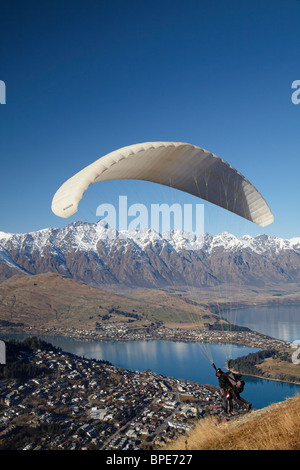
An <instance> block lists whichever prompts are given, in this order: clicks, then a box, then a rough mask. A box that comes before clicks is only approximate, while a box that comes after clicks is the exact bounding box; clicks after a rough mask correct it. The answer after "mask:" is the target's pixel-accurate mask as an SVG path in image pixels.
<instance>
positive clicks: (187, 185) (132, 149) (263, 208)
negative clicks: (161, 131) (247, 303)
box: [52, 142, 274, 227]
mask: <svg viewBox="0 0 300 470" xmlns="http://www.w3.org/2000/svg"><path fill="white" fill-rule="evenodd" d="M118 179H129V180H144V181H150V182H153V183H158V184H162V185H165V186H170V187H172V188H175V189H179V190H181V191H184V192H186V193H189V194H192V195H194V196H197V197H199V198H201V199H204V200H206V201H209V202H211V203H213V204H216V205H217V206H220V207H223V208H224V209H226V210H228V211H231V212H233V213H235V214H238V215H239V216H241V217H243V218H245V219H248V220H250V221H252V222H254V223H256V224H257V225H260V226H262V227H264V226H266V225H268V224H270V223H272V222H273V219H274V218H273V214H272V213H271V211H270V208H269V206H268V205H267V203H266V201H265V200H264V199H263V197H262V196H261V194H260V193H259V192H258V191H257V189H256V188H255V187H254V186H253V185H252V184H251V183H250V182H249V181H248V180H247V179H246V178H245V177H244V176H243V175H241V174H240V173H239V172H238V171H237V170H235V169H234V168H233V167H232V166H230V165H229V164H228V163H227V162H225V161H224V160H222V159H221V158H219V157H217V156H216V155H214V154H213V153H211V152H209V151H207V150H205V149H203V148H200V147H197V146H195V145H192V144H188V143H183V142H146V143H141V144H135V145H130V146H127V147H123V148H121V149H119V150H116V151H114V152H111V153H109V154H107V155H105V156H103V157H101V158H99V159H98V160H96V161H95V162H94V163H92V164H90V165H88V166H87V167H86V168H84V169H83V170H81V171H80V172H79V173H77V174H75V175H74V176H72V177H71V178H70V179H68V180H67V181H66V182H65V183H64V184H63V185H62V186H61V187H60V188H59V189H58V191H57V192H56V193H55V195H54V197H53V201H52V211H53V212H54V214H56V215H57V216H59V217H64V218H67V217H70V216H71V215H73V214H74V213H75V212H76V211H77V208H78V204H79V201H80V200H81V198H82V197H83V194H84V193H85V191H86V190H87V188H88V187H89V186H90V185H91V184H93V183H98V182H100V181H107V180H118Z"/></svg>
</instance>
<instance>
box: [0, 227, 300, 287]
mask: <svg viewBox="0 0 300 470" xmlns="http://www.w3.org/2000/svg"><path fill="white" fill-rule="evenodd" d="M44 272H56V273H60V274H65V275H68V276H70V277H73V278H74V279H78V280H81V281H83V282H85V283H87V284H91V285H93V286H98V287H100V286H102V285H103V284H125V285H132V286H147V287H163V286H166V285H177V284H180V285H193V286H203V285H215V284H218V283H220V282H226V281H228V280H229V278H230V281H231V282H237V283H246V284H252V285H257V284H265V283H266V284H274V283H278V282H280V283H282V282H298V281H299V280H300V238H292V239H289V240H288V239H280V238H277V237H270V236H267V235H259V236H256V237H251V236H249V235H245V236H243V237H236V236H234V235H232V234H229V233H222V234H220V235H217V236H214V237H212V236H210V235H209V234H207V233H206V234H203V235H201V236H196V235H195V234H193V233H185V232H182V231H178V230H174V231H171V232H168V233H163V234H159V233H157V232H155V231H154V230H152V229H139V230H131V231H122V232H117V231H115V230H114V229H110V228H108V227H107V226H106V225H104V224H103V223H101V222H99V223H82V222H75V223H71V224H69V225H67V226H66V227H64V228H60V229H58V228H48V229H43V230H39V231H36V232H31V233H25V234H10V233H4V232H0V281H3V280H4V279H6V278H8V277H11V276H12V275H14V274H21V273H23V274H40V273H44Z"/></svg>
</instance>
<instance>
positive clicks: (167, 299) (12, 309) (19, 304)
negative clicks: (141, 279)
mask: <svg viewBox="0 0 300 470" xmlns="http://www.w3.org/2000/svg"><path fill="white" fill-rule="evenodd" d="M216 319H218V318H217V317H216V315H214V314H212V313H211V312H210V311H209V310H208V309H207V308H206V307H205V306H203V305H200V304H199V303H198V302H194V303H193V304H191V302H190V301H189V300H188V299H185V298H184V297H181V296H177V295H175V294H173V293H168V292H163V291H160V290H154V289H146V290H144V289H143V290H141V291H135V292H127V293H124V292H122V293H120V294H117V293H115V292H109V291H107V290H101V289H96V288H94V287H90V286H88V285H86V284H84V283H82V282H79V281H76V280H74V279H71V278H69V277H66V276H61V275H58V274H54V273H46V274H38V275H35V276H23V275H16V276H13V277H11V278H10V279H8V280H6V281H4V282H3V283H2V284H0V326H1V324H2V326H4V322H10V323H14V324H16V323H17V324H23V325H25V326H32V327H34V328H38V327H40V326H43V327H50V328H51V327H54V326H55V327H63V328H69V327H74V328H84V329H94V328H95V326H96V323H98V324H103V323H105V322H106V323H107V322H109V323H113V322H126V323H127V324H128V325H130V326H132V327H134V328H135V327H143V326H144V327H148V326H150V325H151V324H152V323H154V324H157V323H163V324H164V325H178V326H180V325H181V326H183V325H185V326H188V325H193V326H197V327H200V326H201V325H203V323H204V322H210V323H214V321H216Z"/></svg>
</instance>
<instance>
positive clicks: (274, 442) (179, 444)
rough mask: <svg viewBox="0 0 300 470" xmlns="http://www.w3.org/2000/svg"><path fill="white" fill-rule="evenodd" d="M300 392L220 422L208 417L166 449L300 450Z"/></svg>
mask: <svg viewBox="0 0 300 470" xmlns="http://www.w3.org/2000/svg"><path fill="white" fill-rule="evenodd" d="M299 422H300V396H299V395H298V396H296V397H293V398H288V399H287V400H286V401H284V402H280V403H275V404H272V405H270V406H269V407H267V408H263V409H261V410H254V411H252V412H250V413H248V414H245V415H243V416H242V417H239V418H236V419H233V420H231V421H228V422H225V423H224V422H221V421H220V420H217V419H216V418H215V417H209V418H205V419H202V420H200V421H199V423H198V424H197V425H196V426H195V427H194V428H193V429H192V430H191V431H190V433H189V434H188V435H187V436H182V437H180V438H179V439H178V440H176V441H174V442H173V443H172V444H170V445H168V447H167V448H165V449H164V450H300V432H299Z"/></svg>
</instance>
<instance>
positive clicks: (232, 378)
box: [212, 363, 245, 398]
mask: <svg viewBox="0 0 300 470" xmlns="http://www.w3.org/2000/svg"><path fill="white" fill-rule="evenodd" d="M212 366H213V368H214V369H215V371H216V372H218V370H219V369H217V368H216V366H215V364H214V363H213V364H212ZM226 377H227V379H228V381H229V383H230V386H231V388H232V390H233V391H234V392H235V393H236V394H238V395H239V394H240V393H242V392H243V390H244V386H245V382H244V381H243V380H242V379H241V377H242V376H241V375H239V374H234V373H233V372H231V371H229V372H227V373H226ZM227 395H228V397H227ZM229 396H230V389H229V390H228V391H227V393H226V397H227V398H229Z"/></svg>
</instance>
